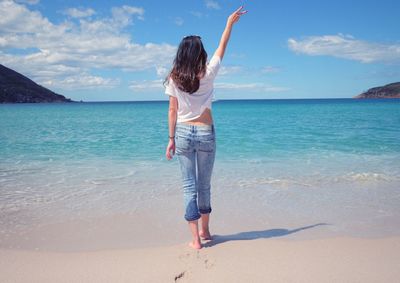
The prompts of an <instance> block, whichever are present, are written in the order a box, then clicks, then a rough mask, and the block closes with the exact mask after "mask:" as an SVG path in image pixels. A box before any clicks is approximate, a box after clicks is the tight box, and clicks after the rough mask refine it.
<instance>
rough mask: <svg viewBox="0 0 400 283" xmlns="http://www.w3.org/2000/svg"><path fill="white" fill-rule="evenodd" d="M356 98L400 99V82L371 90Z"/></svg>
mask: <svg viewBox="0 0 400 283" xmlns="http://www.w3.org/2000/svg"><path fill="white" fill-rule="evenodd" d="M354 98H400V82H398V83H392V84H388V85H385V86H379V87H374V88H370V89H369V90H367V91H366V92H363V93H361V94H359V95H357V96H354Z"/></svg>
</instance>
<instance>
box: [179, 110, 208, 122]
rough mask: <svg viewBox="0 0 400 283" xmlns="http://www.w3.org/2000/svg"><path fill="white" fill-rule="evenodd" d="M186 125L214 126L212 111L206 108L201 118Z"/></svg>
mask: <svg viewBox="0 0 400 283" xmlns="http://www.w3.org/2000/svg"><path fill="white" fill-rule="evenodd" d="M184 123H185V124H190V125H212V123H213V119H212V115H211V109H209V108H206V109H205V110H204V111H203V113H201V115H200V117H198V118H196V119H193V120H190V121H186V122H184Z"/></svg>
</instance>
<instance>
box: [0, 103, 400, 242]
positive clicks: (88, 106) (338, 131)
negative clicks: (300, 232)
mask: <svg viewBox="0 0 400 283" xmlns="http://www.w3.org/2000/svg"><path fill="white" fill-rule="evenodd" d="M167 110H168V103H167V102H114V103H71V104H14V105H11V104H10V105H0V213H1V218H0V229H1V231H0V246H9V247H14V246H15V244H14V245H11V244H10V241H9V240H10V239H11V238H15V235H16V233H20V234H21V233H23V231H27V230H29V229H34V228H35V229H36V228H37V229H38V227H41V226H43V225H49V224H51V223H61V222H63V221H67V220H70V219H85V218H89V217H103V216H105V215H114V214H116V213H128V214H129V213H130V214H135V213H143V214H146V215H147V214H151V213H153V214H154V213H156V215H157V213H160V214H162V211H164V212H165V211H168V212H171V213H169V214H170V215H171V216H170V218H168V217H167V218H166V219H164V221H165V222H166V223H174V221H176V217H181V211H180V209H181V205H182V203H181V192H180V175H179V174H180V173H179V168H178V163H177V161H176V160H173V161H170V162H168V161H166V160H165V157H164V156H165V147H166V143H167V141H168V129H167ZM213 117H214V122H215V127H216V137H217V156H216V164H215V170H214V175H213V200H214V203H215V206H216V208H215V209H214V211H218V210H220V214H219V215H220V216H221V218H220V219H219V220H218V218H216V220H215V221H216V223H219V224H220V226H221V227H222V228H221V229H222V230H223V229H226V231H228V230H229V231H230V229H231V230H232V229H238V225H237V224H235V223H233V222H229V220H227V219H231V217H230V216H232V215H233V216H235V217H236V219H238V218H237V217H241V218H239V219H242V220H243V221H245V222H246V223H250V224H248V225H250V226H251V227H252V228H256V227H258V226H260V225H261V226H262V225H266V223H269V224H271V225H272V224H276V225H282V224H284V225H285V224H286V225H292V224H293V225H295V224H299V225H300V224H309V223H308V222H313V223H314V222H315V223H316V222H329V223H331V225H330V226H329V228H326V229H328V230H329V232H331V233H350V234H354V235H361V234H362V235H366V234H368V235H372V236H377V235H381V234H382V235H389V234H390V235H391V234H400V222H399V220H398V219H400V218H399V216H400V100H352V99H324V100H318V99H309V100H253V101H251V100H248V101H246V100H241V101H216V102H214V104H213ZM166 200H168V201H166ZM154 207H157V208H159V209H158V212H154ZM218 207H219V208H218ZM237 207H240V208H242V209H243V211H242V212H241V213H239V212H238V209H236V208H237ZM160 210H161V212H160ZM222 215H224V216H226V218H225V219H224V220H223V219H222ZM254 215H257V217H254ZM156 218H157V217H156ZM288 219H292V220H288ZM218 221H219V222H218ZM279 221H280V222H279ZM311 224H312V223H311ZM224 225H225V226H224ZM250 226H249V227H250ZM224 227H225V228H224ZM159 228H160V229H162V228H163V225H161V224H160V225H159ZM21 245H22V244H21ZM22 246H23V245H22ZM26 246H28V245H26Z"/></svg>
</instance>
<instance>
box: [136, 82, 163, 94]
mask: <svg viewBox="0 0 400 283" xmlns="http://www.w3.org/2000/svg"><path fill="white" fill-rule="evenodd" d="M163 82H164V80H162V79H161V80H160V79H159V80H150V81H147V80H146V81H132V82H131V84H130V85H129V88H130V89H131V90H133V91H134V92H153V91H162V90H163V89H164V85H163Z"/></svg>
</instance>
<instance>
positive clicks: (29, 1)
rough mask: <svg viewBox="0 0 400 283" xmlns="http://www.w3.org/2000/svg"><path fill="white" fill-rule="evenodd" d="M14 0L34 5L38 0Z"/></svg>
mask: <svg viewBox="0 0 400 283" xmlns="http://www.w3.org/2000/svg"><path fill="white" fill-rule="evenodd" d="M15 2H18V3H22V4H29V5H35V4H38V3H39V2H40V0H16V1H15Z"/></svg>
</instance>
